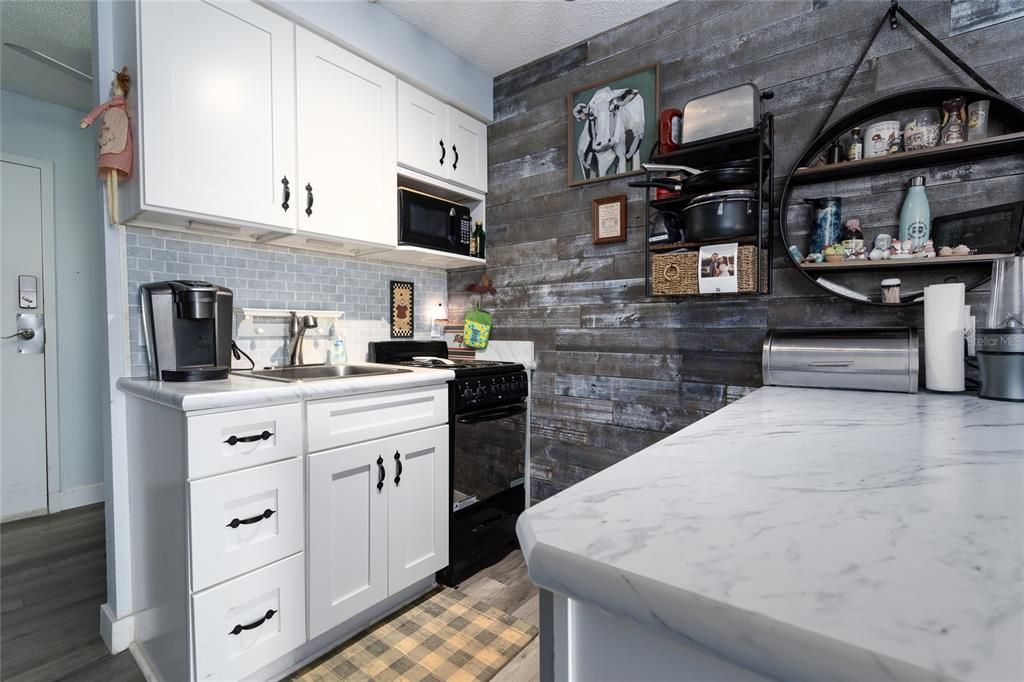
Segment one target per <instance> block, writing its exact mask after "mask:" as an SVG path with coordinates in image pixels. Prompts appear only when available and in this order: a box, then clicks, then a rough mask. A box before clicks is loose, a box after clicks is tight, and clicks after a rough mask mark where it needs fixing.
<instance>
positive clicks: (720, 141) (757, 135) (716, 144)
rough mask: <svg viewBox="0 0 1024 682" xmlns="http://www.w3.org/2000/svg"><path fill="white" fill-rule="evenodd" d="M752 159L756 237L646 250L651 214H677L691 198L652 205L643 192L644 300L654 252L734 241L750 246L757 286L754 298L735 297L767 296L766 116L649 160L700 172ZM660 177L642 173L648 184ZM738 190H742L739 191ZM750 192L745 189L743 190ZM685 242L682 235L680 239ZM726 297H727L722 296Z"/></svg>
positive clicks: (770, 184)
mask: <svg viewBox="0 0 1024 682" xmlns="http://www.w3.org/2000/svg"><path fill="white" fill-rule="evenodd" d="M754 157H757V167H758V179H757V182H756V183H754V186H753V187H752V188H753V189H756V190H758V192H757V214H758V224H757V235H756V236H755V237H751V238H747V239H739V240H738V239H717V240H706V241H702V242H682V243H678V244H672V245H657V246H651V244H650V236H651V225H652V220H651V219H652V217H653V215H654V214H653V213H652V210H653V211H673V210H681V209H682V208H683V207H685V206H686V204H687V203H689V202H690V201H691V200H692V199H693V198H694V197H695V196H696V194H692V193H691V194H685V193H684V194H680V195H679V196H678V197H672V198H669V199H652V198H651V192H652V189H651V188H647V190H646V194H645V201H644V224H645V225H646V239H645V244H646V249H647V254H646V258H644V282H645V293H646V296H647V297H648V298H651V297H652V294H651V256H652V255H653V254H655V253H658V252H659V251H665V250H668V248H667V247H670V246H671V247H674V248H673V249H672V250H677V249H699V248H700V246H703V245H708V244H728V243H734V242H737V241H739V242H740V243H741V244H742V243H746V244H756V245H757V256H758V257H757V258H755V263H756V265H755V268H756V271H755V279H754V281H755V282H757V283H758V290H757V291H756V292H754V293H739V294H735V295H747V296H750V295H763V294H768V293H771V284H772V278H771V267H772V240H771V229H770V226H771V221H772V219H773V217H774V215H775V173H774V168H775V117H774V116H773V115H772V114H770V113H765V114H763V115H762V116H761V121H760V123H759V124H758V125H757V126H755V127H753V128H747V129H745V130H738V131H736V132H732V133H727V134H725V135H717V136H715V137H710V138H707V139H704V140H697V141H694V142H687V143H684V144H683V145H681V146H680V148H679V149H677V150H675V151H673V152H669V153H667V154H659V155H655V156H654V157H653V158H652V159H651V160H652V162H654V163H661V164H673V165H685V166H691V167H695V168H705V167H707V166H710V165H714V164H716V163H723V162H725V161H734V160H738V159H745V158H754ZM665 173H666V172H665V171H647V172H646V173H645V176H644V179H645V180H651V179H652V178H654V177H660V176H662V175H664V174H665ZM738 187H743V186H742V185H740V186H738ZM738 187H728V188H727V187H722V188H721V189H723V190H724V189H737V188H738ZM747 187H748V188H751V186H750V185H747ZM701 193H702V194H703V193H706V190H705V191H702V192H701ZM684 237H685V235H684ZM699 295H701V294H681V295H663V294H659V295H657V296H656V298H658V299H664V298H686V297H689V296H699ZM705 295H708V296H711V295H715V296H723V294H705ZM725 295H729V294H725Z"/></svg>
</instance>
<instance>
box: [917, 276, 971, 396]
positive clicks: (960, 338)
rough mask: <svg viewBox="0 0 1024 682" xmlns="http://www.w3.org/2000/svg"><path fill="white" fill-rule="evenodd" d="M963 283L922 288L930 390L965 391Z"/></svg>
mask: <svg viewBox="0 0 1024 682" xmlns="http://www.w3.org/2000/svg"><path fill="white" fill-rule="evenodd" d="M963 315H964V285H963V284H935V285H933V286H930V287H925V289H924V368H925V386H927V388H928V390H929V391H962V390H964V321H963Z"/></svg>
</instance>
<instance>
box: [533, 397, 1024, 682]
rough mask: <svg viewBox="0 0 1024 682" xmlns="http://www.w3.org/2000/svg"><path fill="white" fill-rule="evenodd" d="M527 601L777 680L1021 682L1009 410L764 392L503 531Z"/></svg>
mask: <svg viewBox="0 0 1024 682" xmlns="http://www.w3.org/2000/svg"><path fill="white" fill-rule="evenodd" d="M518 531H519V537H520V540H521V542H522V545H523V551H524V553H525V554H526V557H527V563H528V565H529V571H530V577H531V578H532V579H533V581H534V582H535V583H537V584H538V585H540V586H541V587H544V588H546V589H550V590H553V591H555V592H558V593H561V594H563V595H565V596H568V597H570V598H573V599H578V600H581V601H585V602H589V603H592V604H594V605H597V606H599V607H601V608H602V609H604V610H606V611H608V612H610V613H612V614H614V615H617V616H620V617H623V618H626V619H629V620H632V621H634V622H636V623H639V624H641V625H643V626H646V627H649V628H652V629H654V630H656V631H658V632H661V633H663V634H665V635H668V636H670V637H673V638H676V639H677V640H680V641H683V642H686V643H688V644H691V645H695V646H698V647H699V648H702V649H704V650H706V651H710V652H712V653H713V654H715V655H717V656H719V657H721V658H725V659H728V660H730V661H733V662H735V663H737V664H739V665H741V666H744V667H747V668H749V669H751V670H754V671H756V672H759V673H761V674H763V675H767V676H770V677H775V678H778V679H786V680H814V681H816V682H825V681H828V680H850V681H854V680H855V681H857V682H863V681H871V680H889V679H900V680H906V679H912V680H917V679H921V680H943V679H960V680H979V681H980V680H999V681H1003V680H1007V681H1008V680H1021V679H1024V405H1021V404H1019V403H1005V402H996V401H990V400H980V399H978V398H976V397H973V396H967V395H964V394H959V395H946V394H935V393H921V394H917V395H904V394H890V393H867V392H859V391H826V390H813V389H796V388H775V387H772V388H762V389H759V390H757V391H755V392H753V393H752V394H750V395H749V396H747V397H745V398H743V399H742V400H740V401H739V402H737V403H734V404H732V405H730V406H728V407H726V408H724V409H722V410H720V411H718V412H716V413H714V414H713V415H711V416H709V417H707V418H705V419H702V420H701V421H699V422H697V423H696V424H693V425H691V426H689V427H688V428H686V429H684V430H682V431H680V432H679V433H676V434H674V435H672V436H670V437H669V438H666V439H665V440H663V441H661V442H660V443H657V444H655V445H653V446H651V447H649V448H647V449H645V450H643V451H641V452H639V453H638V454H636V455H634V456H632V457H629V458H627V459H625V460H623V461H622V462H619V463H618V464H616V465H614V466H612V467H609V468H608V469H606V470H604V471H602V472H601V473H599V474H596V475H595V476H593V477H591V478H589V479H587V480H585V481H583V482H581V483H579V484H577V485H575V486H573V487H571V488H569V489H568V490H566V491H564V492H562V493H560V494H558V495H556V496H555V497H552V498H550V499H548V500H545V501H544V502H541V503H539V504H537V505H535V506H534V507H532V508H531V509H529V510H528V511H527V512H526V513H524V514H523V516H522V517H520V519H519V525H518Z"/></svg>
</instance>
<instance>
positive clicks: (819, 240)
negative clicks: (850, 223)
mask: <svg viewBox="0 0 1024 682" xmlns="http://www.w3.org/2000/svg"><path fill="white" fill-rule="evenodd" d="M804 201H805V202H806V203H808V204H810V205H811V206H813V207H814V222H813V223H812V224H811V246H810V248H809V249H808V253H821V252H822V251H824V249H825V247H826V246H831V245H832V244H834V243H836V242H837V241H838V240H839V231H840V230H841V229H842V226H843V200H842V199H841V198H839V197H819V198H817V199H804Z"/></svg>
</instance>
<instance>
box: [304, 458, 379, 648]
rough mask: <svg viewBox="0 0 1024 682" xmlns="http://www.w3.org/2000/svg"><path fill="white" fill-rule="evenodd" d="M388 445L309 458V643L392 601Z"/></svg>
mask: <svg viewBox="0 0 1024 682" xmlns="http://www.w3.org/2000/svg"><path fill="white" fill-rule="evenodd" d="M387 442H388V441H386V440H384V441H373V442H370V443H363V444H361V445H354V446H350V447H345V448H339V449H337V450H329V451H327V452H322V453H320V454H316V455H311V456H310V457H309V464H308V471H309V488H308V490H309V497H308V499H309V525H308V527H309V541H308V545H307V555H308V557H309V636H310V639H312V638H313V637H316V636H317V635H319V634H321V633H323V632H326V631H327V630H329V629H331V628H332V627H334V626H335V625H338V624H340V623H343V622H344V621H346V620H348V619H349V618H352V617H353V616H355V615H357V614H359V613H360V612H362V611H365V610H366V609H368V608H370V607H372V606H373V605H374V604H376V603H377V602H380V601H382V600H384V599H385V598H386V597H387V595H388V580H387V575H388V574H387V550H388V539H387V533H388V527H387V514H388V507H387V495H388V489H387V486H386V481H385V480H384V477H385V476H386V465H385V457H387V456H388V451H387V447H388V446H387ZM378 483H379V484H380V486H379V487H378Z"/></svg>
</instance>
